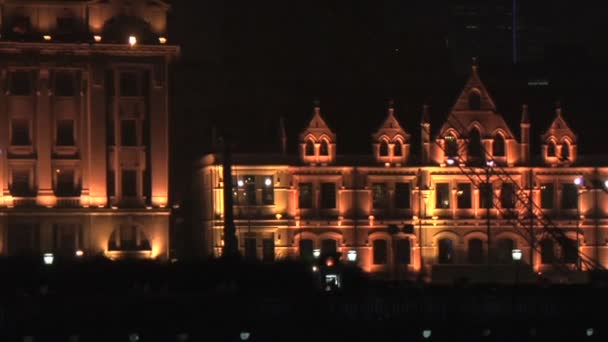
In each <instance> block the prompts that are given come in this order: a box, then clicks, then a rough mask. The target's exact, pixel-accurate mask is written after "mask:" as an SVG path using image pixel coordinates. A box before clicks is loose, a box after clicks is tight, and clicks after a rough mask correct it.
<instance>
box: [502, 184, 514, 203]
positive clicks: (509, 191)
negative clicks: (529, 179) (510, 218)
mask: <svg viewBox="0 0 608 342" xmlns="http://www.w3.org/2000/svg"><path fill="white" fill-rule="evenodd" d="M515 191H516V189H515V184H513V183H502V188H501V190H500V206H501V207H503V208H506V209H513V208H515V202H516V199H517V197H516V194H515Z"/></svg>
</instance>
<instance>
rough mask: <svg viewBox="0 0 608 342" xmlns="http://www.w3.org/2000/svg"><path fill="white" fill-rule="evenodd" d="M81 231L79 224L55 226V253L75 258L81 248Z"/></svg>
mask: <svg viewBox="0 0 608 342" xmlns="http://www.w3.org/2000/svg"><path fill="white" fill-rule="evenodd" d="M79 230H80V226H78V225H77V224H69V223H68V224H54V225H53V247H54V248H53V250H54V251H55V253H57V254H59V255H62V256H65V257H74V256H75V252H76V250H78V249H79V248H80V243H79V241H78V238H79V237H80V234H79V233H80V232H79Z"/></svg>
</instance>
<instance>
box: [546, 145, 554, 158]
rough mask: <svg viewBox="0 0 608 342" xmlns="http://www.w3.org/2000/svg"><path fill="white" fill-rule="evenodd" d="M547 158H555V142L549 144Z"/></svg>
mask: <svg viewBox="0 0 608 342" xmlns="http://www.w3.org/2000/svg"><path fill="white" fill-rule="evenodd" d="M547 157H555V144H554V143H553V142H549V144H548V145H547Z"/></svg>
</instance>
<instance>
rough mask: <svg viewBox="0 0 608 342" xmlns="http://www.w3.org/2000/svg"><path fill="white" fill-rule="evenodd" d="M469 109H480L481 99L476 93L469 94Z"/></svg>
mask: <svg viewBox="0 0 608 342" xmlns="http://www.w3.org/2000/svg"><path fill="white" fill-rule="evenodd" d="M469 109H470V110H480V109H481V97H480V96H479V93H478V92H476V91H472V92H471V93H470V94H469Z"/></svg>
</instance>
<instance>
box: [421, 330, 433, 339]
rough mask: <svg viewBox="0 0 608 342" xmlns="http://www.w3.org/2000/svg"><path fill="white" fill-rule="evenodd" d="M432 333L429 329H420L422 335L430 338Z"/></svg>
mask: <svg viewBox="0 0 608 342" xmlns="http://www.w3.org/2000/svg"><path fill="white" fill-rule="evenodd" d="M432 333H433V332H432V331H431V329H424V330H422V337H424V338H431V334H432Z"/></svg>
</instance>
